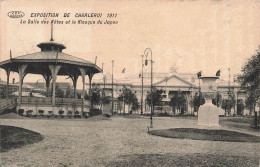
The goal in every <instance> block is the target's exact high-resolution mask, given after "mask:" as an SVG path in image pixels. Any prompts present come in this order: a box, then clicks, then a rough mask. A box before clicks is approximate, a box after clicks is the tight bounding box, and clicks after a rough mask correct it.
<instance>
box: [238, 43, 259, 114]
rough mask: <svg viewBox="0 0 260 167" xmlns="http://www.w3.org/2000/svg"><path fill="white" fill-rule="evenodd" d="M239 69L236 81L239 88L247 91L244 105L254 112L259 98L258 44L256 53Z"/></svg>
mask: <svg viewBox="0 0 260 167" xmlns="http://www.w3.org/2000/svg"><path fill="white" fill-rule="evenodd" d="M241 71H242V74H240V75H238V81H239V82H240V83H241V88H242V89H243V90H246V92H247V99H246V106H247V107H249V108H250V112H251V113H252V112H255V107H256V104H257V101H258V102H259V99H260V45H259V48H258V50H257V52H256V54H255V55H253V56H252V57H251V58H249V59H248V61H247V62H246V64H245V65H244V66H243V67H242V70H241Z"/></svg>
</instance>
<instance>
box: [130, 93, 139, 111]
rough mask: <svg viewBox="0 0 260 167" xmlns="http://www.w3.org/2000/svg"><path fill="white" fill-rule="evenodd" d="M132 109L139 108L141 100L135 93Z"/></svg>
mask: <svg viewBox="0 0 260 167" xmlns="http://www.w3.org/2000/svg"><path fill="white" fill-rule="evenodd" d="M131 109H132V110H137V109H139V102H138V99H137V97H136V95H135V94H133V99H132V106H131Z"/></svg>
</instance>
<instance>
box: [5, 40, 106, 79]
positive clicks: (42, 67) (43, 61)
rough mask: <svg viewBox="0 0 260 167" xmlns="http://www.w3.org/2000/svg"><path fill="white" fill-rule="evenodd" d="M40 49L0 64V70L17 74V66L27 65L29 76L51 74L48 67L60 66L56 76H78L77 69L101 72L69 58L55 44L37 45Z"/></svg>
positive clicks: (89, 64)
mask: <svg viewBox="0 0 260 167" xmlns="http://www.w3.org/2000/svg"><path fill="white" fill-rule="evenodd" d="M37 46H38V47H39V48H41V51H40V52H36V53H32V54H26V55H22V56H18V57H15V58H11V57H10V59H9V60H6V61H3V62H0V68H3V69H8V68H9V69H10V70H11V71H15V72H18V66H19V65H23V64H27V65H28V67H27V68H26V73H31V74H44V75H46V74H48V75H50V74H51V71H50V70H49V67H48V66H49V65H61V69H60V70H59V73H58V75H80V71H79V68H82V69H84V70H85V71H86V74H88V73H89V72H90V73H92V74H95V73H99V72H101V71H102V70H101V69H100V68H99V67H98V66H97V65H96V64H94V63H91V62H89V61H87V60H84V59H81V58H78V57H75V56H71V55H69V54H66V53H63V52H62V50H63V49H65V48H66V47H65V46H64V45H62V44H59V43H55V42H52V41H50V42H45V43H40V44H38V45H37Z"/></svg>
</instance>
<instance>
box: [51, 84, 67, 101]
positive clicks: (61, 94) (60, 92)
mask: <svg viewBox="0 0 260 167" xmlns="http://www.w3.org/2000/svg"><path fill="white" fill-rule="evenodd" d="M51 90H52V85H51ZM51 95H52V91H51ZM55 96H56V97H60V98H63V97H64V91H63V90H62V89H61V88H60V86H59V84H56V87H55Z"/></svg>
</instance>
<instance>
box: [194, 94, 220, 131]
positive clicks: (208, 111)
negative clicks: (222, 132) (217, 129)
mask: <svg viewBox="0 0 260 167" xmlns="http://www.w3.org/2000/svg"><path fill="white" fill-rule="evenodd" d="M198 125H200V126H219V108H218V107H216V106H214V105H213V104H212V103H211V99H209V100H208V99H207V100H206V103H205V104H204V105H203V106H200V108H199V113H198Z"/></svg>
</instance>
